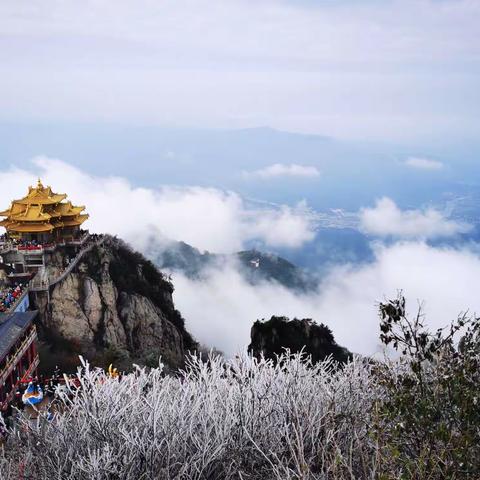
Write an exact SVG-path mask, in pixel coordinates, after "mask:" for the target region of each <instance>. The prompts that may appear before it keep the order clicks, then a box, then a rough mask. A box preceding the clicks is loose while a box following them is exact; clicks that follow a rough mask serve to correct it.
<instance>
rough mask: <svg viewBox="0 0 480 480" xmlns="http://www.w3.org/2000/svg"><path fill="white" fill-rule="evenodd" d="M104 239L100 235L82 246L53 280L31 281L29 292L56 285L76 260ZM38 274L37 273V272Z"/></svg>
mask: <svg viewBox="0 0 480 480" xmlns="http://www.w3.org/2000/svg"><path fill="white" fill-rule="evenodd" d="M104 241H105V237H101V238H100V239H98V240H97V241H95V242H93V243H91V244H89V245H88V246H86V247H84V248H82V250H80V251H79V252H78V254H77V256H76V257H75V258H74V259H73V260H72V261H71V262H70V263H69V264H68V266H67V268H66V269H65V270H64V271H63V272H62V273H61V274H60V275H59V276H58V277H56V278H54V279H53V280H49V281H48V282H35V279H34V281H33V282H32V284H31V287H30V291H31V292H45V291H47V290H48V289H49V288H50V287H53V285H56V284H57V283H59V282H61V281H62V280H64V279H65V277H66V276H67V275H68V274H70V273H71V271H72V270H73V269H74V268H75V267H76V265H77V264H78V262H79V261H80V260H81V258H82V257H83V256H84V255H85V254H86V253H87V252H89V251H90V250H92V248H94V247H96V246H98V245H101V244H102V243H103V242H104ZM37 275H38V274H37Z"/></svg>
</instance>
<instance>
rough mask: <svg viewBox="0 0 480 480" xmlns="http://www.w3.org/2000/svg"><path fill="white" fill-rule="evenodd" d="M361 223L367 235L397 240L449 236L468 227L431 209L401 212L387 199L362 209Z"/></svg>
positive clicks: (468, 227) (466, 229) (463, 231)
mask: <svg viewBox="0 0 480 480" xmlns="http://www.w3.org/2000/svg"><path fill="white" fill-rule="evenodd" d="M360 222H361V228H362V230H363V231H365V232H366V233H369V234H372V235H378V236H394V237H400V238H424V239H427V238H440V237H451V236H454V235H457V234H459V233H465V232H467V231H469V230H470V228H471V227H470V226H469V225H467V224H464V223H460V222H456V221H453V220H448V219H447V218H445V217H444V216H443V215H442V213H441V212H439V211H437V210H434V209H432V208H428V209H425V210H406V211H402V210H400V208H398V206H397V205H396V204H395V202H394V201H393V200H391V199H390V198H387V197H384V198H382V199H380V200H378V201H377V203H376V205H375V207H374V208H364V209H362V210H361V211H360Z"/></svg>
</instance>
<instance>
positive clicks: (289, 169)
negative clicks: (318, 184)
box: [243, 163, 320, 178]
mask: <svg viewBox="0 0 480 480" xmlns="http://www.w3.org/2000/svg"><path fill="white" fill-rule="evenodd" d="M243 173H244V176H245V177H247V178H248V177H259V178H275V177H304V178H311V177H318V176H319V175H320V170H318V168H317V167H313V166H307V165H297V164H296V163H291V164H290V165H284V164H281V163H274V164H273V165H269V166H268V167H265V168H261V169H259V170H254V171H253V172H243Z"/></svg>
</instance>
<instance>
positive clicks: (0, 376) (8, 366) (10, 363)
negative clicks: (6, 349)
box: [0, 326, 37, 385]
mask: <svg viewBox="0 0 480 480" xmlns="http://www.w3.org/2000/svg"><path fill="white" fill-rule="evenodd" d="M36 338H37V330H36V328H35V326H33V329H32V331H31V332H30V333H29V335H28V336H27V337H26V338H25V340H24V341H23V342H22V343H21V345H20V346H19V347H18V348H17V350H16V351H15V353H14V354H13V355H11V356H9V357H7V362H6V363H5V366H4V367H3V368H2V371H1V372H0V385H2V384H3V383H4V382H5V379H6V378H7V377H8V375H9V374H10V372H11V371H12V370H13V368H14V367H15V365H16V364H17V363H18V358H19V357H20V358H21V357H22V356H23V354H24V353H25V352H26V351H27V349H28V347H29V346H30V345H31V344H32V343H33V342H34V341H35V339H36Z"/></svg>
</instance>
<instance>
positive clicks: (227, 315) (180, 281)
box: [0, 157, 480, 355]
mask: <svg viewBox="0 0 480 480" xmlns="http://www.w3.org/2000/svg"><path fill="white" fill-rule="evenodd" d="M39 176H40V177H41V178H42V181H43V182H44V184H48V185H51V186H52V188H53V189H54V190H56V191H59V193H62V192H65V193H68V195H69V198H70V199H71V200H72V202H73V203H74V204H85V205H86V207H87V211H88V213H89V214H90V216H91V217H90V219H89V221H88V224H87V225H86V226H88V228H89V229H90V230H91V231H92V232H98V233H100V232H106V233H111V234H115V235H118V236H119V237H121V238H123V239H125V240H126V241H128V242H129V243H131V244H132V245H133V246H134V247H135V248H137V249H139V250H141V251H143V252H144V253H145V254H147V255H148V254H149V252H148V251H147V250H148V248H149V247H148V246H149V245H150V246H151V243H150V242H151V238H152V234H153V235H154V236H155V235H158V239H159V245H162V244H165V238H169V239H172V240H183V241H186V242H187V243H190V244H191V245H193V246H195V247H197V248H199V249H201V250H203V249H206V250H210V251H212V252H216V253H231V252H235V251H238V250H240V249H241V248H242V247H244V245H245V244H246V242H248V241H250V240H255V239H259V240H261V241H262V242H264V244H265V245H267V247H268V248H270V249H273V250H274V249H275V247H285V246H286V247H289V248H302V246H303V245H305V244H306V243H307V242H310V241H312V239H313V238H314V235H315V228H316V226H315V223H314V222H313V221H312V215H311V211H310V210H309V209H308V208H306V206H305V204H304V203H302V202H300V203H299V205H298V206H293V207H292V206H287V205H283V206H278V207H273V206H272V207H264V206H262V207H252V206H251V205H248V204H247V203H246V202H245V201H244V200H243V199H242V198H241V197H240V196H239V195H238V194H236V193H235V192H229V191H222V190H218V189H211V188H200V187H196V186H192V187H176V186H159V188H158V189H156V190H153V189H146V188H139V187H134V186H132V185H131V184H130V183H129V181H128V180H127V179H125V178H119V177H105V178H103V177H97V176H91V175H88V174H87V173H85V172H83V171H81V170H79V169H77V168H75V167H72V166H71V165H69V164H67V163H65V162H62V161H60V160H55V159H50V158H46V157H38V158H36V159H34V160H33V161H32V166H31V168H29V169H25V170H24V169H21V170H20V169H18V168H14V167H11V168H6V169H4V170H3V171H1V172H0V185H2V188H1V189H0V202H1V206H2V208H6V207H7V206H8V205H9V203H10V201H11V200H12V199H13V198H19V197H21V196H23V195H24V194H25V193H26V187H27V186H28V185H34V184H35V183H36V181H37V178H38V177H39ZM359 219H360V224H361V225H362V229H363V230H364V231H366V232H368V233H371V234H375V237H374V238H375V240H372V244H373V246H374V252H375V259H374V261H373V262H371V263H368V264H361V265H353V264H344V265H337V266H334V267H332V269H331V270H330V271H329V273H328V274H327V275H326V276H324V278H323V280H322V283H321V285H320V286H319V288H318V291H315V292H310V293H308V294H299V293H294V292H293V291H290V290H288V289H286V288H284V287H282V286H280V285H278V284H275V283H271V282H264V283H261V284H259V285H255V286H252V285H250V284H249V283H247V282H246V281H245V279H244V278H243V277H242V275H241V274H240V273H239V272H238V270H237V268H236V266H235V264H233V263H232V264H227V265H225V266H224V267H223V268H221V269H220V268H213V269H211V270H209V271H208V272H206V275H205V277H204V278H202V280H192V279H189V278H187V277H185V276H184V275H182V274H179V273H176V274H174V276H173V281H174V285H175V294H174V295H175V302H176V305H177V307H178V308H179V309H180V311H181V312H182V314H183V316H184V317H185V319H186V325H187V328H188V329H189V330H190V331H191V332H192V333H193V334H194V335H195V337H196V338H197V339H198V340H199V341H200V342H201V343H203V344H205V345H207V346H215V347H217V348H219V349H221V350H223V351H225V353H227V354H228V355H233V354H235V353H236V352H238V351H240V350H241V349H243V348H245V346H246V345H247V344H248V342H249V333H250V328H251V326H252V323H253V322H254V321H255V320H256V319H259V318H269V317H270V316H271V315H286V316H290V317H295V316H296V317H310V318H313V319H315V320H316V321H318V322H323V323H326V324H327V325H328V326H330V328H331V329H332V330H333V332H334V335H335V338H336V339H337V341H338V343H340V344H341V345H344V346H346V347H348V348H349V349H351V350H353V351H355V352H358V353H362V354H373V353H375V352H378V351H379V350H380V345H379V342H378V335H379V329H378V315H377V305H378V302H379V301H382V300H384V299H385V298H391V297H394V296H396V295H397V293H398V291H399V290H403V292H404V293H405V295H406V296H407V299H408V309H409V311H410V312H411V313H412V314H414V313H416V311H417V309H418V307H419V305H420V304H423V306H424V310H425V312H426V315H427V323H428V324H429V325H430V326H431V327H432V328H438V327H441V326H443V325H445V324H446V323H448V322H449V321H450V320H452V319H453V318H455V317H456V316H457V315H458V314H459V313H460V312H462V311H466V310H469V311H470V312H472V313H474V312H475V311H480V298H479V296H478V292H477V282H478V279H479V278H480V255H479V253H478V250H477V246H476V245H470V246H468V247H462V248H454V247H434V246H431V245H430V244H428V242H427V240H428V239H430V238H440V237H445V236H454V235H456V234H458V233H462V232H464V231H466V230H467V229H468V226H466V225H463V224H458V223H455V222H453V221H452V220H449V219H447V218H445V217H444V216H443V215H442V214H441V213H439V212H438V211H434V210H432V209H426V210H411V211H402V210H400V209H399V208H398V207H397V206H396V205H395V204H394V202H393V201H392V200H390V199H379V201H378V202H377V204H376V205H374V206H373V207H369V208H363V209H360V210H359ZM383 236H388V237H389V242H388V243H384V242H383V241H382V240H381V238H382V237H383ZM392 237H393V238H394V241H393V242H392V241H391V239H392Z"/></svg>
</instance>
